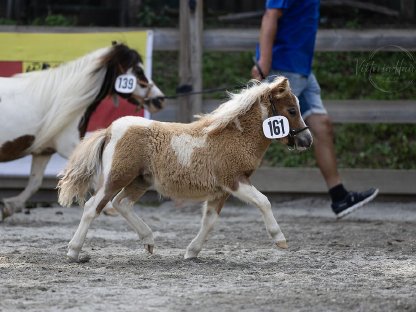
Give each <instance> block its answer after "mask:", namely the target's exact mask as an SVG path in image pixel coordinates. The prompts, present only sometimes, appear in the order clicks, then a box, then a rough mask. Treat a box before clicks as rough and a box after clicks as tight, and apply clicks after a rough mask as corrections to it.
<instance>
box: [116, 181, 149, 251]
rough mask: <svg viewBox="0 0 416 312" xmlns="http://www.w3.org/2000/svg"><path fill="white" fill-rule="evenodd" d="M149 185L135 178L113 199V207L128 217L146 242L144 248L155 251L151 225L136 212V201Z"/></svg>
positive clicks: (130, 223) (128, 221) (131, 224)
mask: <svg viewBox="0 0 416 312" xmlns="http://www.w3.org/2000/svg"><path fill="white" fill-rule="evenodd" d="M148 187H149V185H147V184H146V183H143V181H142V182H141V181H140V180H134V181H133V182H132V183H131V184H129V185H128V186H126V187H125V188H124V189H123V190H122V191H121V192H120V193H118V194H117V195H116V197H114V199H113V200H112V204H113V207H114V208H115V209H116V210H117V211H118V212H119V213H120V214H121V215H122V216H123V217H124V218H125V219H126V221H127V223H128V224H129V225H130V226H131V227H132V228H133V229H134V230H135V231H136V233H137V234H138V235H139V238H140V240H142V242H143V243H144V249H146V250H147V251H148V252H149V253H153V247H154V244H155V243H154V239H153V232H152V230H151V229H150V227H149V226H148V225H147V224H146V223H145V222H144V221H143V220H142V219H141V218H140V217H139V216H138V215H137V214H136V213H135V212H134V210H133V207H134V203H135V202H136V201H138V200H139V198H140V197H142V196H143V194H144V193H145V192H146V191H147V189H148Z"/></svg>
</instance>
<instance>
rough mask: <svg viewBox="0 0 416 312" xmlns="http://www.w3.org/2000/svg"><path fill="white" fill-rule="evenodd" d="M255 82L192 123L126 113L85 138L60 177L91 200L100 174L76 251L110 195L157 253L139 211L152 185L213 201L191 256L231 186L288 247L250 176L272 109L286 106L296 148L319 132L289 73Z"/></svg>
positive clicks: (290, 141)
mask: <svg viewBox="0 0 416 312" xmlns="http://www.w3.org/2000/svg"><path fill="white" fill-rule="evenodd" d="M253 84H254V85H253V86H251V87H248V88H247V89H245V90H243V91H242V92H241V93H239V94H233V95H231V99H230V100H229V101H228V102H226V103H224V104H222V105H221V106H220V107H218V108H217V109H216V110H215V111H214V112H212V113H210V114H207V115H204V116H202V117H200V119H199V120H197V121H195V122H192V123H190V124H181V123H164V122H157V121H150V120H146V119H143V118H140V117H123V118H120V119H118V120H116V121H114V122H113V123H112V125H111V126H110V127H108V128H107V129H105V130H101V131H97V132H95V133H94V134H93V135H92V136H90V137H88V138H86V139H85V140H84V141H83V142H81V144H80V145H78V147H77V148H76V149H75V151H74V153H73V154H72V155H71V157H70V160H69V163H68V165H67V167H66V169H65V170H64V172H63V176H62V178H61V179H60V181H59V183H58V189H59V203H60V204H61V205H63V206H69V205H71V203H72V202H73V200H74V199H76V200H77V201H78V202H79V203H81V204H83V203H84V200H85V198H86V195H87V192H88V190H89V189H90V188H91V186H92V184H93V183H94V181H97V180H98V181H100V183H99V185H98V186H97V187H96V188H95V189H96V190H97V191H96V192H95V194H94V195H93V196H92V197H91V198H90V199H89V200H88V201H87V202H86V203H85V205H84V213H83V215H82V218H81V222H80V224H79V227H78V229H77V231H76V233H75V235H74V237H73V238H72V240H71V241H70V243H69V250H68V256H69V258H70V259H72V260H75V261H76V260H78V256H79V252H80V250H81V248H82V245H83V243H84V240H85V237H86V234H87V231H88V228H89V226H90V224H91V222H92V221H93V220H94V219H95V218H96V217H97V216H98V215H99V214H100V212H101V211H102V209H103V208H104V207H105V206H106V205H107V203H108V202H109V201H111V202H112V204H113V207H114V208H115V209H116V210H117V211H118V212H119V213H120V214H121V215H122V216H123V217H124V218H125V219H126V221H127V223H128V224H129V225H130V226H131V227H132V228H133V229H134V230H135V231H136V232H137V233H138V235H139V237H140V239H141V240H142V241H143V243H144V246H145V249H146V250H147V251H149V252H150V253H152V252H153V246H154V240H153V234H152V231H151V229H150V228H149V226H147V224H146V223H144V221H143V220H142V219H141V218H140V217H139V216H137V215H136V214H135V213H134V211H133V205H134V203H135V202H136V201H137V200H138V199H139V198H140V197H141V196H142V195H143V194H144V193H145V192H146V190H147V189H149V188H150V187H152V186H153V187H154V188H155V189H156V190H157V191H158V192H159V193H160V194H162V195H163V196H167V197H171V198H178V199H191V200H197V201H205V203H204V212H203V217H202V222H201V228H200V231H199V233H198V235H197V236H196V237H195V238H194V239H193V240H192V242H191V244H190V245H189V246H188V247H187V250H186V254H185V258H193V257H196V256H197V255H198V253H199V252H200V251H201V249H202V244H203V242H204V240H205V239H206V237H207V235H208V233H209V232H210V230H211V228H212V227H213V225H214V223H215V220H216V219H217V217H218V215H219V213H220V211H221V209H222V207H223V205H224V202H225V200H226V199H227V197H228V196H229V195H230V194H232V195H234V196H235V197H237V198H239V199H241V200H243V201H245V202H248V203H250V204H253V205H254V206H256V207H257V208H259V210H260V211H261V213H262V214H263V218H264V222H265V225H266V229H267V231H268V233H269V235H270V236H271V238H272V240H273V242H274V243H275V244H276V245H277V246H278V247H281V248H287V244H286V239H285V237H284V235H283V233H282V231H281V230H280V227H279V225H278V224H277V222H276V220H275V218H274V216H273V213H272V209H271V204H270V202H269V201H268V199H267V197H266V196H264V195H263V194H262V193H260V192H259V191H258V190H257V189H256V188H255V187H254V186H253V185H252V184H251V183H250V176H251V175H252V173H253V172H254V170H255V169H256V168H257V167H258V166H259V165H260V162H261V160H262V158H263V155H264V153H265V151H266V149H267V148H268V146H269V145H270V143H271V139H268V138H266V137H265V135H264V133H263V132H262V122H263V121H264V120H265V119H267V118H268V117H270V116H272V115H275V114H277V113H278V114H279V115H283V116H285V117H286V118H287V119H288V120H289V126H290V129H291V134H290V135H289V136H288V137H285V138H281V139H280V141H281V142H282V143H284V144H287V145H292V147H293V148H296V149H298V150H303V149H306V148H308V147H310V146H311V144H312V135H311V133H310V131H309V130H308V128H307V127H306V126H305V123H304V121H303V119H302V117H301V115H300V112H299V102H298V100H297V98H296V96H295V95H293V94H292V92H291V91H290V88H289V84H288V81H287V79H286V78H283V77H278V78H276V79H275V81H273V82H271V83H268V82H263V83H260V82H258V81H253ZM97 177H98V179H97Z"/></svg>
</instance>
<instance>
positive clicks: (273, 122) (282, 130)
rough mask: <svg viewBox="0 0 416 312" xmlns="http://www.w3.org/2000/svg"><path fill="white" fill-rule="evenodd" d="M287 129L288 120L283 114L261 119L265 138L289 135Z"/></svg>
mask: <svg viewBox="0 0 416 312" xmlns="http://www.w3.org/2000/svg"><path fill="white" fill-rule="evenodd" d="M289 131H290V128H289V120H287V118H286V117H285V116H273V117H270V118H267V119H266V120H265V121H263V133H264V136H265V137H266V138H269V139H280V138H284V137H285V136H288V135H289Z"/></svg>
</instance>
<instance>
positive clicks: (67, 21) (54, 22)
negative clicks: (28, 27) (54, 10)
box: [32, 14, 76, 26]
mask: <svg viewBox="0 0 416 312" xmlns="http://www.w3.org/2000/svg"><path fill="white" fill-rule="evenodd" d="M75 24H76V19H75V18H69V17H66V16H63V15H61V14H56V15H55V14H48V15H47V16H46V17H45V18H41V17H38V18H36V19H34V20H33V22H32V25H36V26H74V25H75Z"/></svg>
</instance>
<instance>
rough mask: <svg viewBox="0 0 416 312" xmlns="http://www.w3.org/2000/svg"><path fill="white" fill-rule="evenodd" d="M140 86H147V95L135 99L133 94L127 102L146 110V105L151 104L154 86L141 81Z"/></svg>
mask: <svg viewBox="0 0 416 312" xmlns="http://www.w3.org/2000/svg"><path fill="white" fill-rule="evenodd" d="M138 84H141V85H145V86H146V94H145V96H144V97H142V96H140V95H135V96H134V97H133V93H132V94H130V95H129V97H128V98H127V101H128V102H130V103H132V104H134V105H136V106H137V107H138V108H144V105H145V104H146V103H147V102H149V101H150V100H151V99H150V98H149V95H150V91H151V90H152V88H153V86H154V84H153V83H149V82H147V81H143V80H139V81H138Z"/></svg>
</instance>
